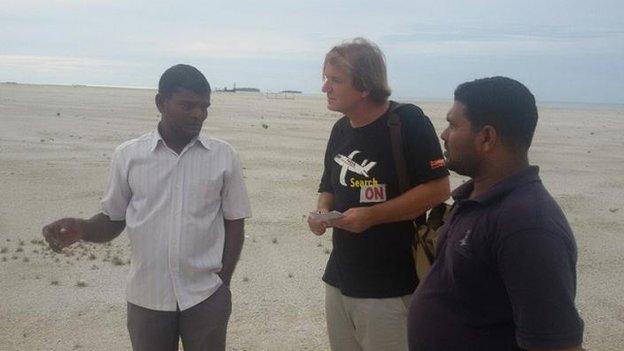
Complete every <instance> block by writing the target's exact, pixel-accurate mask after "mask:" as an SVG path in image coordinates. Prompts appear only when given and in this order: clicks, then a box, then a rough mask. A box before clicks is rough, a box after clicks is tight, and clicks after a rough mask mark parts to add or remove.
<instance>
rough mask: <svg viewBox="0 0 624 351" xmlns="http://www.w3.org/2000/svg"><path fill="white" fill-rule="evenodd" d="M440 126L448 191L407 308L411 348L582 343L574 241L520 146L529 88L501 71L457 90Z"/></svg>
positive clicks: (528, 127)
mask: <svg viewBox="0 0 624 351" xmlns="http://www.w3.org/2000/svg"><path fill="white" fill-rule="evenodd" d="M447 120H448V123H449V126H448V127H447V128H446V130H445V131H444V132H443V133H442V139H443V140H444V146H445V149H446V152H445V157H446V162H447V167H448V168H449V169H450V170H453V171H455V172H457V173H459V174H461V175H465V176H469V177H470V178H471V180H470V181H468V182H466V183H464V184H463V185H461V186H460V187H459V188H457V189H456V190H455V191H454V192H453V198H454V200H455V203H454V207H453V210H452V212H451V214H450V216H449V218H448V219H447V221H446V224H445V225H444V227H443V228H441V229H440V237H439V240H438V248H437V260H436V262H435V264H434V265H433V267H432V268H431V272H430V273H429V275H428V276H427V277H426V278H425V279H424V280H423V281H422V282H421V284H420V285H419V286H418V289H417V290H416V292H415V293H414V296H413V298H412V302H411V305H410V309H409V317H408V336H409V346H410V349H411V350H418V351H430V350H444V351H452V350H496V351H499V350H522V349H528V350H581V343H582V339H583V321H582V320H581V319H580V317H579V315H578V312H577V310H576V307H575V305H574V297H575V294H576V259H577V248H576V243H575V240H574V236H573V234H572V230H571V229H570V227H569V225H568V222H567V221H566V218H565V216H564V214H563V212H562V211H561V209H560V208H559V206H558V205H557V203H556V202H555V200H554V199H553V198H552V197H551V196H550V194H549V193H548V191H547V190H546V189H545V188H544V185H543V184H542V182H541V180H540V178H539V175H538V168H537V167H535V166H530V165H529V162H528V157H527V153H528V149H529V146H530V144H531V140H532V138H533V132H534V130H535V126H536V124H537V107H536V105H535V98H534V97H533V95H532V94H531V92H530V91H529V90H528V89H527V88H526V87H525V86H524V85H522V84H521V83H519V82H517V81H515V80H512V79H509V78H505V77H493V78H484V79H478V80H475V81H472V82H467V83H464V84H461V85H460V86H459V87H458V88H457V89H456V90H455V103H454V105H453V107H452V108H451V110H450V111H449V113H448V115H447Z"/></svg>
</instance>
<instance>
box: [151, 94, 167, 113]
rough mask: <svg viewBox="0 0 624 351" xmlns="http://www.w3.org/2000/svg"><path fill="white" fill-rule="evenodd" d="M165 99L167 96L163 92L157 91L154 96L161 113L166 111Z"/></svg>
mask: <svg viewBox="0 0 624 351" xmlns="http://www.w3.org/2000/svg"><path fill="white" fill-rule="evenodd" d="M165 99H166V97H165V96H164V95H163V94H161V93H156V96H155V97H154V102H155V103H156V107H157V108H158V112H160V113H161V114H163V113H164V111H165Z"/></svg>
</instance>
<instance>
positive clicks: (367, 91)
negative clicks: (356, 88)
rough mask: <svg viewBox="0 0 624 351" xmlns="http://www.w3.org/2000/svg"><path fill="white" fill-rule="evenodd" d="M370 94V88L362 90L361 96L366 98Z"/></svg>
mask: <svg viewBox="0 0 624 351" xmlns="http://www.w3.org/2000/svg"><path fill="white" fill-rule="evenodd" d="M369 95H370V90H363V91H360V97H361V98H362V99H366V98H367V97H368V96H369Z"/></svg>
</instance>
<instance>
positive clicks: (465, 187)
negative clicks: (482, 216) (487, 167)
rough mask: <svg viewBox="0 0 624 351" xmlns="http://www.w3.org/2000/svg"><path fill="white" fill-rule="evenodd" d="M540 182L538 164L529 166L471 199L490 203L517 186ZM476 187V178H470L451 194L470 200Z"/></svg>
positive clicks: (457, 197) (459, 199)
mask: <svg viewBox="0 0 624 351" xmlns="http://www.w3.org/2000/svg"><path fill="white" fill-rule="evenodd" d="M536 181H537V182H539V181H540V177H539V167H538V166H528V167H526V168H524V169H522V170H520V171H518V172H516V173H514V174H512V175H511V176H509V177H507V178H505V179H503V180H501V181H500V182H498V183H496V184H494V185H493V186H492V187H491V188H490V189H489V190H488V191H487V192H485V194H482V195H479V196H477V197H476V198H474V199H470V200H471V201H474V202H478V203H480V204H483V205H488V204H491V203H493V202H496V201H497V200H498V199H500V198H502V197H504V196H505V195H507V194H509V193H510V192H511V191H513V190H514V189H515V188H517V187H519V186H521V185H524V184H527V183H532V182H536ZM473 188H474V180H473V179H470V180H469V181H467V182H466V183H464V184H462V185H460V186H459V187H457V188H456V189H455V190H454V191H453V193H452V194H451V196H452V197H453V200H455V201H462V200H468V198H469V197H470V193H472V189H473Z"/></svg>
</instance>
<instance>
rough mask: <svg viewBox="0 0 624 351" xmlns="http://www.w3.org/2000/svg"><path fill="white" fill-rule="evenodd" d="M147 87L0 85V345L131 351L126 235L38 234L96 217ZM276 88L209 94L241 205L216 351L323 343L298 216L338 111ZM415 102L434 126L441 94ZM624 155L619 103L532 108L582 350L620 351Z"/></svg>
mask: <svg viewBox="0 0 624 351" xmlns="http://www.w3.org/2000/svg"><path fill="white" fill-rule="evenodd" d="M451 93H452V92H450V91H449V97H450V96H451ZM154 94H155V91H153V90H140V89H120V88H94V87H84V86H36V85H21V84H0V123H1V125H0V126H1V127H0V180H1V181H0V196H1V198H2V201H1V202H0V281H2V284H0V301H1V302H0V350H102V351H104V350H106V351H109V350H130V341H129V338H128V334H127V331H126V318H125V316H126V304H125V298H124V289H125V279H126V273H127V271H128V267H129V266H128V263H129V262H128V257H129V255H128V251H129V248H128V240H127V237H126V236H125V235H124V234H122V235H121V236H120V237H119V238H117V239H116V240H114V241H113V242H112V243H110V244H106V245H95V244H79V245H75V246H73V247H71V248H70V249H66V251H65V253H63V254H53V253H52V252H51V251H50V250H47V249H46V245H44V243H43V242H42V237H41V227H42V226H43V225H45V224H47V223H49V222H50V221H52V220H55V219H58V218H61V217H65V216H71V217H90V216H91V215H93V214H95V213H97V212H99V200H100V197H101V195H102V192H103V190H104V188H105V186H106V182H107V178H108V167H109V162H110V157H111V154H112V152H113V150H114V148H115V147H116V146H117V145H118V144H120V143H121V142H123V141H125V140H128V139H131V138H134V137H137V136H139V135H141V134H143V133H146V132H149V131H151V130H153V129H154V128H155V126H156V123H157V122H158V119H159V116H158V112H157V110H156V107H155V106H154V103H153V101H154ZM288 97H289V98H288V99H284V96H282V95H273V96H268V97H267V96H265V95H263V94H251V93H236V94H231V93H230V94H227V93H215V94H213V97H212V107H211V108H210V110H209V116H208V119H207V120H206V122H205V124H204V130H203V131H204V132H205V133H207V134H209V135H210V136H213V137H216V138H219V139H223V140H226V141H228V142H229V143H231V144H232V145H234V147H235V148H236V149H237V150H238V152H239V154H240V156H241V160H242V162H243V166H244V172H245V179H246V184H247V189H248V191H249V195H250V198H251V202H252V208H253V218H252V219H250V220H248V221H247V225H246V235H247V238H246V242H245V247H244V249H243V253H242V257H241V261H240V263H239V265H238V268H237V271H236V273H235V275H234V278H233V281H232V292H233V312H232V317H231V319H230V324H229V334H228V349H229V350H326V349H328V341H327V336H326V333H325V321H324V311H323V310H324V307H323V306H324V305H323V300H324V287H323V284H322V282H321V280H320V277H321V275H322V272H323V269H324V267H325V263H326V261H327V258H328V254H329V252H330V250H331V236H330V235H327V234H326V235H325V236H322V237H316V236H314V235H313V234H311V233H310V232H309V231H308V229H307V224H306V221H305V219H306V216H307V213H308V212H309V211H310V210H311V209H313V207H314V204H315V201H316V195H317V194H316V189H317V186H318V181H319V178H320V174H321V163H322V158H323V151H324V149H325V145H326V142H327V138H328V137H329V131H330V128H331V126H332V124H333V122H334V121H335V120H336V119H337V117H339V116H338V115H337V114H334V113H330V112H328V111H327V110H326V109H325V102H324V98H323V97H322V96H304V95H290V96H288ZM538 98H539V97H538ZM416 103H417V104H419V105H420V106H421V107H422V108H423V110H424V111H425V113H426V114H427V115H429V116H430V118H431V120H432V121H433V123H434V125H435V127H436V130H437V132H438V133H440V132H441V131H442V130H443V128H444V126H445V124H446V122H445V115H446V112H447V110H448V109H449V107H450V106H451V102H450V101H446V102H444V101H442V102H426V101H416ZM623 150H624V107H608V106H593V107H589V106H566V105H560V106H550V107H549V106H540V122H539V124H538V129H537V132H536V135H535V139H534V143H533V147H532V149H531V153H530V158H531V162H532V163H533V164H536V165H539V166H540V169H541V176H542V179H543V181H544V183H545V185H546V187H547V188H548V189H549V190H550V191H551V193H552V194H553V196H554V197H555V198H556V199H557V200H558V202H559V204H560V205H561V206H562V208H563V209H564V211H565V213H566V215H567V217H568V220H569V222H570V224H571V226H572V228H573V230H574V232H575V235H576V240H577V244H578V252H579V261H578V289H577V304H578V308H579V309H580V312H581V315H582V317H583V319H584V320H585V335H584V338H585V344H584V345H585V347H586V348H587V349H588V350H622V349H623V348H624V346H622V345H624V269H622V267H624V153H623ZM452 181H453V185H454V186H456V185H458V184H460V183H461V182H462V181H463V179H462V178H461V177H459V176H457V175H453V176H452Z"/></svg>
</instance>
